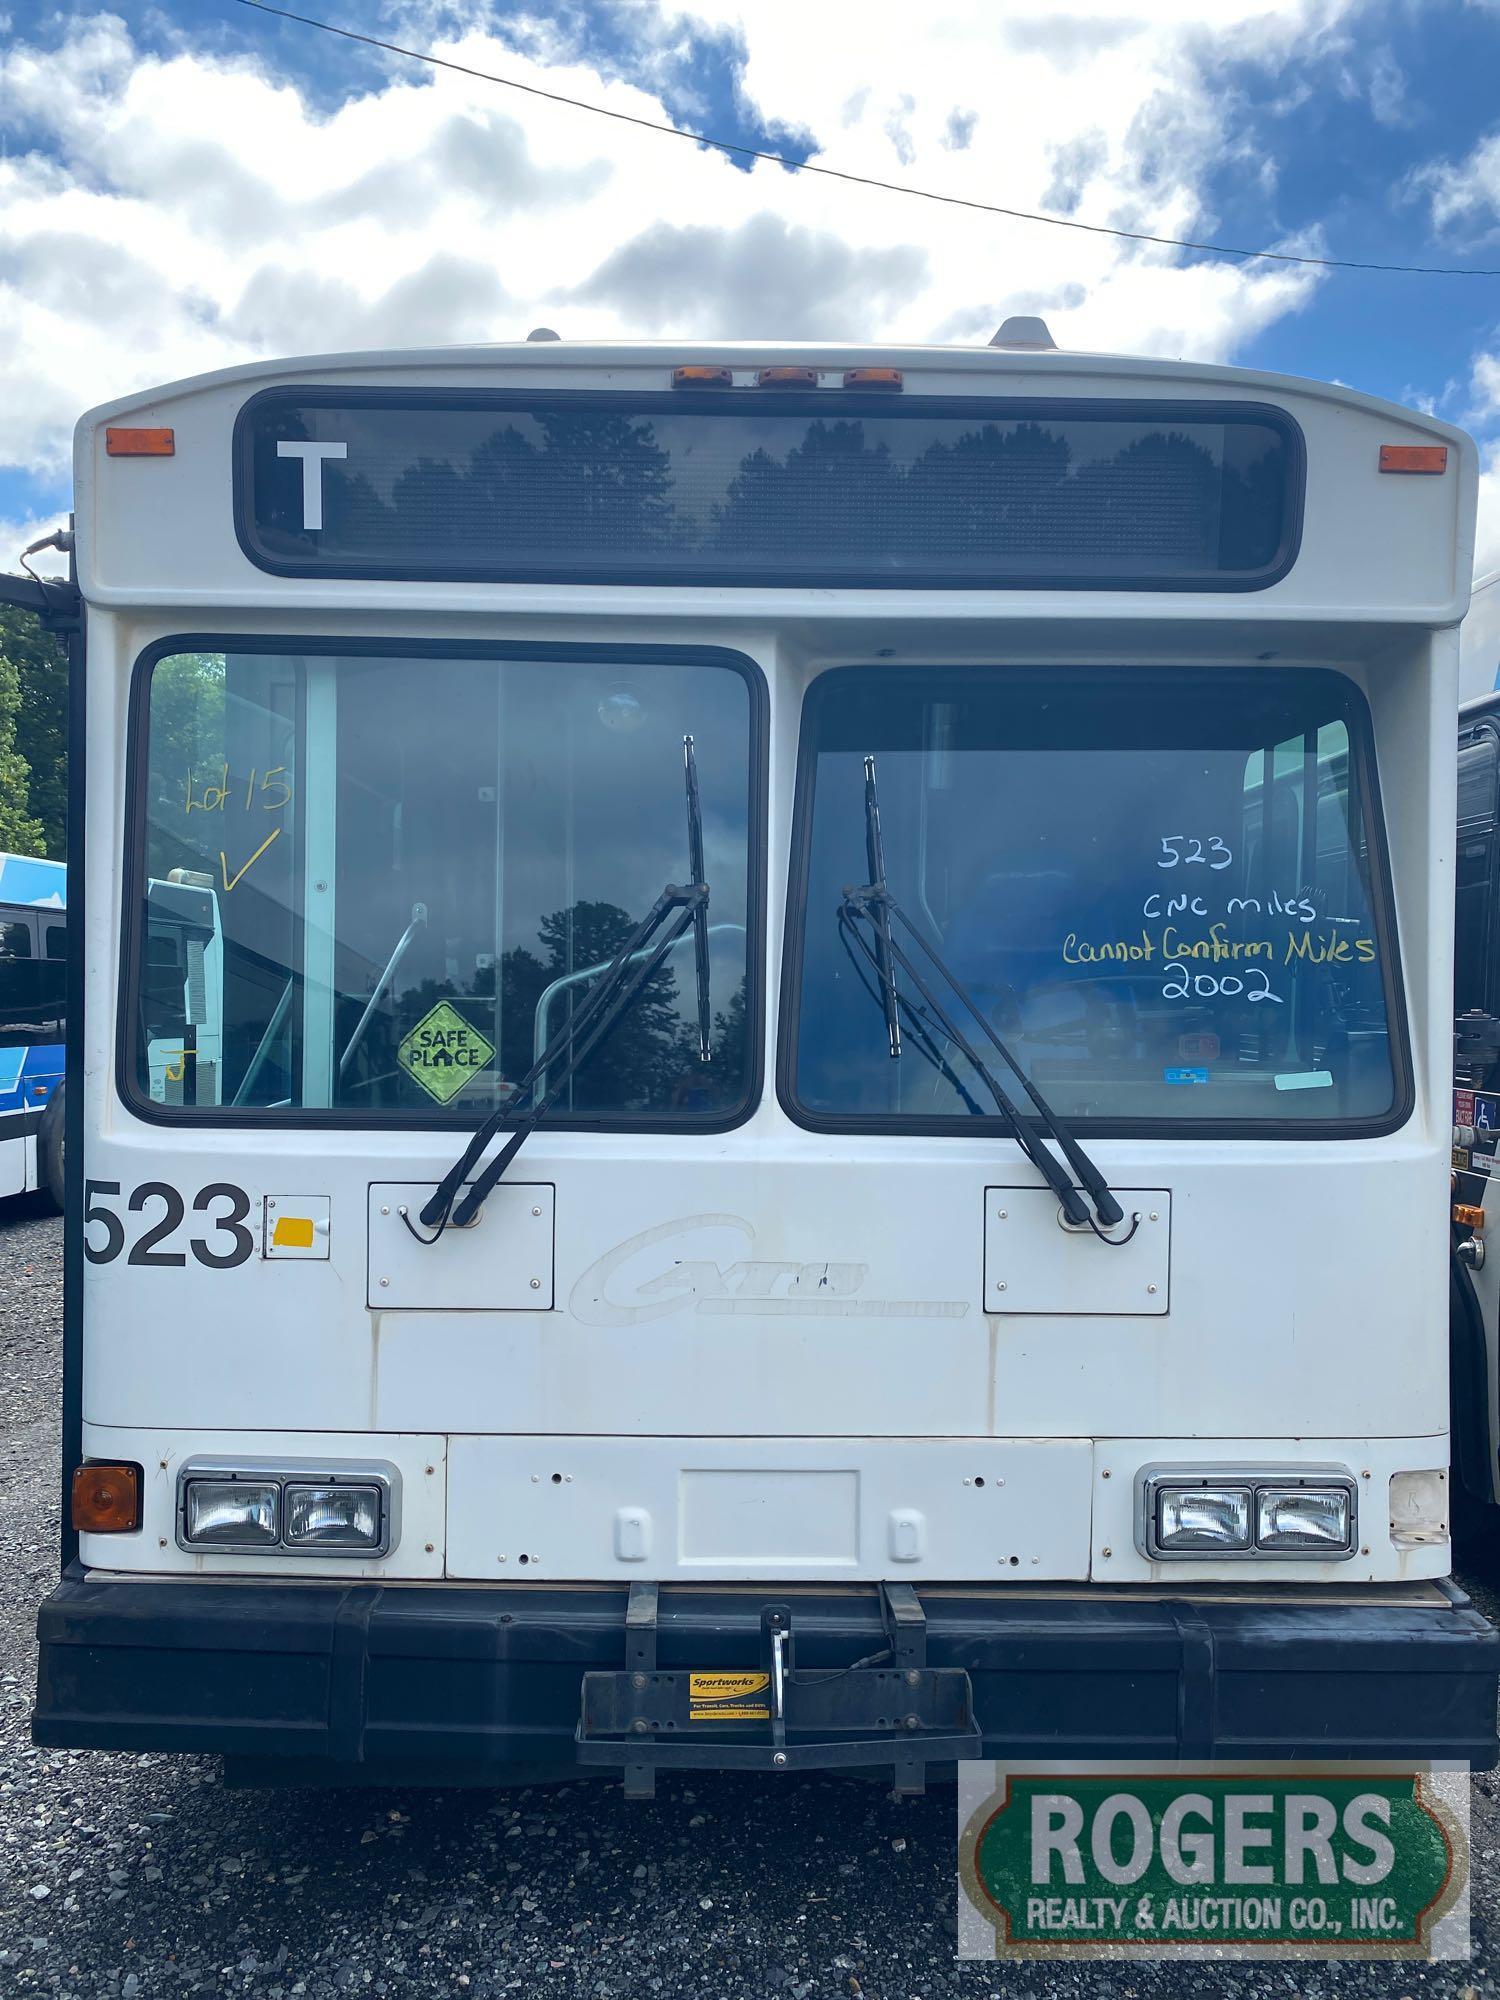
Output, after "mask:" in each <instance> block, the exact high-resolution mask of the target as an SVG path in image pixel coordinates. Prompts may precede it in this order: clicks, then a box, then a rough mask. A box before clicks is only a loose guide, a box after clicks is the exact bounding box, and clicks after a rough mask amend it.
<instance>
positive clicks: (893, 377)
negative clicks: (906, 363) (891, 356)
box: [844, 368, 901, 389]
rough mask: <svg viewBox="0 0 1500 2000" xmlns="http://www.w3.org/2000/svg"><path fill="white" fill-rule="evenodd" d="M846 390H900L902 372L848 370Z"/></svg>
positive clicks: (870, 369) (845, 382)
mask: <svg viewBox="0 0 1500 2000" xmlns="http://www.w3.org/2000/svg"><path fill="white" fill-rule="evenodd" d="M844 387H845V388H846V389H899V388H900V387H901V370H900V369H899V368H846V369H845V370H844Z"/></svg>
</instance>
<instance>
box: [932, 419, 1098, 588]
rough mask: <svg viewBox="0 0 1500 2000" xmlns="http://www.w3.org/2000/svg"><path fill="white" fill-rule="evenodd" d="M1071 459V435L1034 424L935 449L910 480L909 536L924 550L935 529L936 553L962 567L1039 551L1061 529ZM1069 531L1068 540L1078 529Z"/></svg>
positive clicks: (995, 429) (969, 434) (982, 432)
mask: <svg viewBox="0 0 1500 2000" xmlns="http://www.w3.org/2000/svg"><path fill="white" fill-rule="evenodd" d="M1071 459H1072V452H1071V450H1070V448H1069V445H1068V441H1067V439H1066V438H1064V437H1059V436H1058V434H1057V433H1056V432H1055V431H1049V430H1045V429H1043V427H1042V426H1041V425H1040V424H1031V423H1023V424H983V425H981V426H980V427H979V429H977V430H972V431H966V432H965V433H964V434H963V436H962V437H960V438H958V439H957V440H956V441H955V442H954V443H952V444H944V443H942V442H937V443H934V444H931V445H929V446H928V448H927V450H926V451H924V452H923V453H922V456H921V457H920V458H919V459H917V461H916V462H915V464H914V465H913V466H912V468H911V471H910V472H909V473H908V474H907V476H906V494H905V498H906V521H907V539H908V541H909V542H910V544H911V545H912V546H913V547H915V548H919V549H920V548H922V547H923V544H924V542H926V541H928V539H929V538H930V537H933V535H934V532H936V535H937V536H938V537H939V538H940V547H938V548H933V549H932V551H931V553H932V554H933V556H934V557H936V558H937V559H938V560H939V561H940V560H942V559H943V557H947V558H951V559H952V560H954V561H957V562H959V563H961V564H969V563H973V562H976V561H982V560H983V559H984V558H985V557H990V558H993V557H994V556H995V555H996V554H999V553H1002V552H1003V553H1005V554H1013V553H1016V552H1022V551H1024V552H1028V553H1033V554H1041V553H1043V552H1044V551H1045V549H1046V546H1047V542H1048V540H1049V538H1050V537H1052V536H1054V535H1055V534H1056V533H1057V532H1058V530H1059V529H1060V528H1061V527H1062V516H1061V512H1060V504H1059V503H1060V492H1061V488H1062V485H1063V482H1064V481H1065V480H1066V479H1067V476H1068V468H1069V464H1070V462H1071ZM1063 504H1069V503H1066V502H1064V503H1063ZM1065 532H1066V534H1067V535H1068V537H1069V538H1070V539H1071V537H1072V536H1073V534H1074V533H1075V532H1076V530H1074V529H1073V528H1072V527H1069V528H1068V529H1067V530H1066V531H1065Z"/></svg>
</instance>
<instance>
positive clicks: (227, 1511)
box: [182, 1479, 281, 1549]
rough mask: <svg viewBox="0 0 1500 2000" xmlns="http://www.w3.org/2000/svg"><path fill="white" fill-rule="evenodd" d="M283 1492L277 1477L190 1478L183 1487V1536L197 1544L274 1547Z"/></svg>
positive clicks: (277, 1536)
mask: <svg viewBox="0 0 1500 2000" xmlns="http://www.w3.org/2000/svg"><path fill="white" fill-rule="evenodd" d="M280 1492H281V1489H280V1488H279V1487H278V1486H277V1484H276V1482H275V1481H274V1480H266V1481H260V1480H249V1479H190V1480H189V1481H188V1482H187V1485H186V1486H185V1487H184V1489H183V1504H182V1537H183V1540H184V1541H185V1542H191V1543H193V1544H194V1545H195V1546H196V1547H217V1548H244V1549H249V1548H256V1549H263V1548H274V1547H275V1546H276V1543H277V1541H278V1539H279V1529H278V1519H277V1517H278V1512H279V1509H278V1505H277V1503H278V1500H279V1498H280Z"/></svg>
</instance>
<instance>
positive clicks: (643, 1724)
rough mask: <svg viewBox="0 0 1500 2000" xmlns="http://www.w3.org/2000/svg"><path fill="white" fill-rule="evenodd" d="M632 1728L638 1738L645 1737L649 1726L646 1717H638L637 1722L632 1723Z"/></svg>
mask: <svg viewBox="0 0 1500 2000" xmlns="http://www.w3.org/2000/svg"><path fill="white" fill-rule="evenodd" d="M630 1726H631V1728H632V1729H633V1730H634V1731H635V1733H636V1735H637V1736H644V1735H645V1733H646V1730H647V1728H648V1726H649V1725H648V1724H647V1721H646V1718H645V1716H644V1715H638V1716H637V1717H636V1719H635V1721H634V1722H632V1723H631V1725H630Z"/></svg>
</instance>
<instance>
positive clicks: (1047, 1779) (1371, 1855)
mask: <svg viewBox="0 0 1500 2000" xmlns="http://www.w3.org/2000/svg"><path fill="white" fill-rule="evenodd" d="M959 1768H960V1784H959V1829H960V1835H959V1878H960V1882H961V1884H962V1890H963V1895H962V1899H961V1901H960V1909H959V1951H960V1956H962V1957H966V1958H1070V1957H1113V1956H1123V1957H1151V1958H1157V1957H1176V1956H1185V1957H1192V1958H1202V1957H1206V1956H1213V1957H1226V1958H1228V1957H1235V1958H1261V1957H1267V1958H1269V1957H1293V1958H1418V1959H1433V1958H1462V1957H1467V1955H1468V1882H1469V1873H1468V1859H1469V1856H1468V1783H1469V1780H1468V1772H1467V1768H1466V1767H1462V1766H1451V1765H1431V1764H1424V1765H1405V1766H1401V1767H1399V1768H1398V1767H1396V1766H1394V1765H1390V1764H1373V1765H1372V1764H1365V1765H1353V1764H1350V1765H1335V1766H1332V1767H1330V1766H1328V1765H1322V1766H1315V1765H1312V1764H1296V1763H1275V1764H1265V1765H1260V1766H1256V1767H1249V1766H1246V1765H1242V1764H1237V1765H1226V1764H1172V1765H1168V1766H1166V1767H1163V1766H1162V1765H1159V1764H1157V1765H1148V1764H1135V1763H1116V1764H1095V1765H1091V1766H1088V1767H1084V1766H1066V1765H1055V1764H1027V1765H1020V1764H1016V1765H1008V1766H1002V1765H998V1764H987V1763H986V1764H977V1763H976V1764H964V1765H961V1766H960V1767H959Z"/></svg>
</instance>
